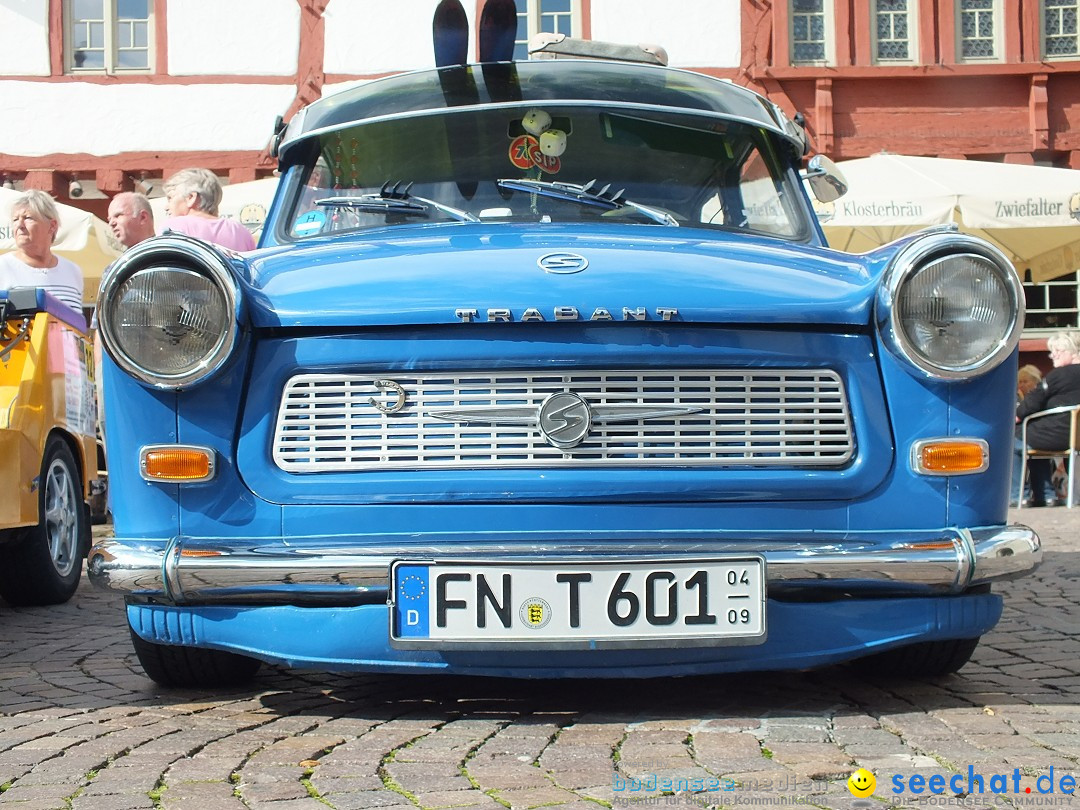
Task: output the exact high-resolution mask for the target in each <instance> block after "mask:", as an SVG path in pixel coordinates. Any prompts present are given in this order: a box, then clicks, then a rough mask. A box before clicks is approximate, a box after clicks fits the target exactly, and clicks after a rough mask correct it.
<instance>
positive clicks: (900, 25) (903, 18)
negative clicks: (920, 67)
mask: <svg viewBox="0 0 1080 810" xmlns="http://www.w3.org/2000/svg"><path fill="white" fill-rule="evenodd" d="M913 1H914V0H912V2H913ZM909 5H910V3H909V0H877V2H876V3H875V4H874V45H875V53H876V57H877V61H879V62H908V61H910V60H911V58H912V52H913V48H912V41H911V29H912V25H911V11H910V9H909Z"/></svg>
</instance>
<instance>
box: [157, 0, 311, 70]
mask: <svg viewBox="0 0 1080 810" xmlns="http://www.w3.org/2000/svg"><path fill="white" fill-rule="evenodd" d="M168 14H169V19H168V25H167V31H168V37H169V73H170V74H172V75H174V76H205V75H218V74H230V75H236V76H293V75H295V74H296V66H297V62H298V57H299V52H300V6H299V5H298V4H297V3H296V0H228V2H221V0H169V5H168Z"/></svg>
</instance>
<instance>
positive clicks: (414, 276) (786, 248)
mask: <svg viewBox="0 0 1080 810" xmlns="http://www.w3.org/2000/svg"><path fill="white" fill-rule="evenodd" d="M660 230H661V229H660V228H657V227H655V226H642V227H627V226H623V227H616V228H607V229H600V230H598V231H596V232H590V233H589V234H588V235H582V233H581V231H580V229H571V228H566V227H562V226H558V225H546V226H544V227H543V228H536V227H535V226H533V227H528V228H524V227H522V228H519V227H517V226H507V225H501V226H497V227H492V226H490V225H461V226H441V227H427V228H424V227H420V228H409V229H408V233H405V232H404V231H400V232H399V231H394V232H393V233H387V232H386V231H383V232H380V234H378V235H377V236H378V238H374V237H373V235H371V234H368V235H357V236H356V237H342V236H337V237H334V238H327V239H315V240H310V241H307V242H305V243H303V244H302V245H297V244H294V245H291V246H284V247H280V248H271V249H268V250H266V251H260V252H258V253H256V254H253V255H251V256H250V257H249V258H248V259H247V262H246V264H245V265H244V275H245V279H244V283H245V286H246V288H247V289H246V290H245V292H246V295H245V298H246V300H247V304H248V309H249V314H250V318H251V320H252V323H253V325H254V326H255V327H257V328H258V327H265V328H271V327H325V328H340V327H364V326H399V325H402V326H404V325H427V324H446V323H457V322H461V321H462V320H470V319H475V320H478V321H487V320H499V319H505V315H506V313H507V312H508V313H509V319H510V320H514V321H518V320H523V319H525V320H545V321H554V320H557V319H566V318H571V319H573V318H574V317H575V313H576V317H577V318H580V319H582V320H588V319H590V318H604V317H605V314H610V316H611V318H612V319H614V320H623V319H624V317H625V316H624V311H625V310H629V311H632V312H639V311H641V310H644V312H645V313H646V318H647V319H648V320H662V319H664V318H665V317H667V318H669V319H672V320H677V321H683V322H694V323H761V324H783V323H790V324H835V325H855V326H859V325H865V324H866V323H868V321H869V319H870V309H871V303H872V299H873V293H874V291H875V289H876V278H877V276H878V274H879V272H880V270H881V267H882V266H883V264H884V257H881V256H877V257H876V258H875V256H874V254H870V255H868V256H865V257H857V256H850V255H847V254H842V253H838V252H836V251H832V250H828V249H824V248H818V247H809V246H807V245H803V244H789V243H784V242H781V241H779V240H776V239H756V238H748V237H744V236H741V235H720V236H719V237H714V236H710V238H709V239H707V240H704V239H701V238H698V237H699V235H700V234H699V235H698V236H693V235H691V236H685V235H681V234H680V235H669V234H667V233H663V234H662V233H659V231H660ZM663 230H665V231H666V230H668V229H663ZM567 253H569V254H572V258H570V259H569V260H567V261H561V262H560V261H559V260H558V259H556V261H555V262H553V263H554V264H555V265H556V266H555V267H550V268H549V269H548V270H545V269H543V268H542V267H541V263H540V260H541V259H542V258H544V257H545V256H549V255H550V254H567ZM582 265H584V267H583V268H582ZM489 310H491V311H492V312H489ZM474 311H475V314H471V313H473V312H474ZM665 311H667V312H666V313H665ZM672 311H674V312H675V313H676V314H672ZM493 313H494V314H493Z"/></svg>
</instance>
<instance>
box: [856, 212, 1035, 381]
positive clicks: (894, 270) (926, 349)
mask: <svg viewBox="0 0 1080 810" xmlns="http://www.w3.org/2000/svg"><path fill="white" fill-rule="evenodd" d="M877 306H878V309H877V318H878V325H879V328H880V329H881V331H882V334H883V336H884V337H885V338H886V342H887V343H888V344H889V346H890V348H891V349H892V350H893V352H894V353H895V354H897V355H898V356H900V357H901V358H903V359H904V360H905V361H907V362H908V363H910V364H912V365H914V366H915V367H916V368H918V369H920V370H921V371H923V372H925V373H927V374H930V375H932V376H935V377H945V378H954V379H956V378H965V377H971V376H974V375H976V374H983V373H985V372H987V371H989V370H990V369H992V368H994V367H995V366H997V365H998V364H999V363H1001V362H1002V361H1003V360H1004V359H1005V358H1006V357H1008V356H1009V355H1010V354H1011V353H1012V351H1013V349H1015V348H1016V344H1017V343H1018V342H1019V340H1020V330H1021V329H1022V327H1023V321H1024V318H1023V316H1024V300H1023V295H1022V290H1021V287H1020V279H1019V278H1017V275H1016V271H1015V270H1014V269H1013V267H1012V264H1011V263H1010V262H1009V260H1008V259H1007V258H1005V256H1004V255H1003V254H1002V253H1001V252H1000V251H998V250H997V249H996V248H994V247H993V246H992V245H990V244H989V243H987V242H984V241H982V240H981V239H976V238H974V237H970V236H966V235H961V234H951V233H950V234H933V235H929V236H927V237H924V238H923V239H920V240H917V241H915V242H913V243H912V244H911V245H909V246H908V247H907V248H905V249H904V250H903V251H901V252H900V253H899V254H898V255H897V257H896V258H895V259H894V261H893V264H892V266H891V267H890V268H889V271H888V272H887V273H886V276H885V281H884V283H883V285H882V288H881V291H880V292H879V295H878V301H877Z"/></svg>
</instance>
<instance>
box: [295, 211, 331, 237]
mask: <svg viewBox="0 0 1080 810" xmlns="http://www.w3.org/2000/svg"><path fill="white" fill-rule="evenodd" d="M325 227H326V214H325V213H323V212H322V211H308V212H307V213H304V214H301V215H300V216H298V217H297V218H296V222H294V223H293V233H295V234H296V235H297V236H310V235H311V234H313V233H319V232H320V231H322V229H323V228H325Z"/></svg>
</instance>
